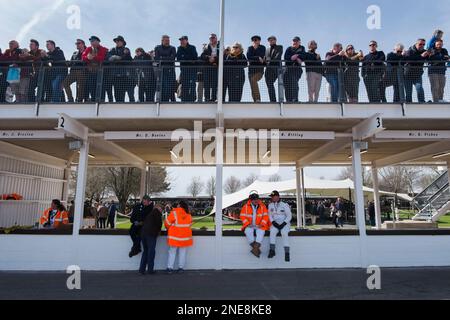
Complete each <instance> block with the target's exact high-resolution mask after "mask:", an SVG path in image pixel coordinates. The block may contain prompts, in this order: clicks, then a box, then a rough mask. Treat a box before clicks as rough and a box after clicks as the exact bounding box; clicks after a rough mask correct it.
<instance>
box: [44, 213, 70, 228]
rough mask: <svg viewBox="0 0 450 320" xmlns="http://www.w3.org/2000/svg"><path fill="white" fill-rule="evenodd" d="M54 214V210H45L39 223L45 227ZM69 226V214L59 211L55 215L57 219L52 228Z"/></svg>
mask: <svg viewBox="0 0 450 320" xmlns="http://www.w3.org/2000/svg"><path fill="white" fill-rule="evenodd" d="M51 212H52V209H51V208H50V209H47V210H45V212H44V214H43V215H42V217H41V219H40V220H39V223H40V224H41V225H42V226H43V225H45V224H46V223H47V222H48V219H49V218H50V213H51ZM65 224H69V214H68V212H67V211H63V212H61V211H58V212H57V213H56V215H55V218H54V220H53V225H52V227H54V228H59V227H60V226H61V225H65Z"/></svg>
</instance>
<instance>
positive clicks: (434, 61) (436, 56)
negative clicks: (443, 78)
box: [428, 48, 449, 74]
mask: <svg viewBox="0 0 450 320" xmlns="http://www.w3.org/2000/svg"><path fill="white" fill-rule="evenodd" d="M428 59H429V61H430V65H429V67H428V74H445V73H446V72H447V62H448V61H449V56H448V51H447V49H444V48H442V49H441V50H440V51H437V50H433V53H432V55H431V56H430V57H429V58H428Z"/></svg>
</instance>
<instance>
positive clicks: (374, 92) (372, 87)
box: [364, 75, 382, 103]
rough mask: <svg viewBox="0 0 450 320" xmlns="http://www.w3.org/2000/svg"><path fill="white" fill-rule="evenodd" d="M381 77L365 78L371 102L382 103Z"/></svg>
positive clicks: (371, 76) (369, 76) (370, 76)
mask: <svg viewBox="0 0 450 320" xmlns="http://www.w3.org/2000/svg"><path fill="white" fill-rule="evenodd" d="M380 83H381V77H380V76H374V75H368V76H366V77H365V78H364V84H365V85H366V90H367V96H368V97H369V102H375V103H378V102H381V96H382V95H381V92H380Z"/></svg>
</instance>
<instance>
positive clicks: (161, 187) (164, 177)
mask: <svg viewBox="0 0 450 320" xmlns="http://www.w3.org/2000/svg"><path fill="white" fill-rule="evenodd" d="M170 184H171V180H170V177H169V174H168V173H167V168H165V167H151V168H150V169H149V174H148V180H147V192H148V193H149V194H150V195H152V196H155V195H160V194H162V193H164V192H167V191H170Z"/></svg>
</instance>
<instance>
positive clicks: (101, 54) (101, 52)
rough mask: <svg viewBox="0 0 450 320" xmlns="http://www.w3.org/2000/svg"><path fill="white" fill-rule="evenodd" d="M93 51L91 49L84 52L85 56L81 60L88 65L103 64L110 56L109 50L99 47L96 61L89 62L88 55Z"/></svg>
mask: <svg viewBox="0 0 450 320" xmlns="http://www.w3.org/2000/svg"><path fill="white" fill-rule="evenodd" d="M92 51H93V48H92V47H89V48H87V49H86V50H84V52H83V54H82V55H81V59H82V60H83V61H84V62H86V63H88V64H93V63H96V64H101V63H103V62H104V61H105V60H106V55H107V54H108V49H107V48H105V47H102V46H100V47H98V51H97V54H96V55H95V57H94V59H93V60H89V59H88V55H89V54H90V53H92Z"/></svg>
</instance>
